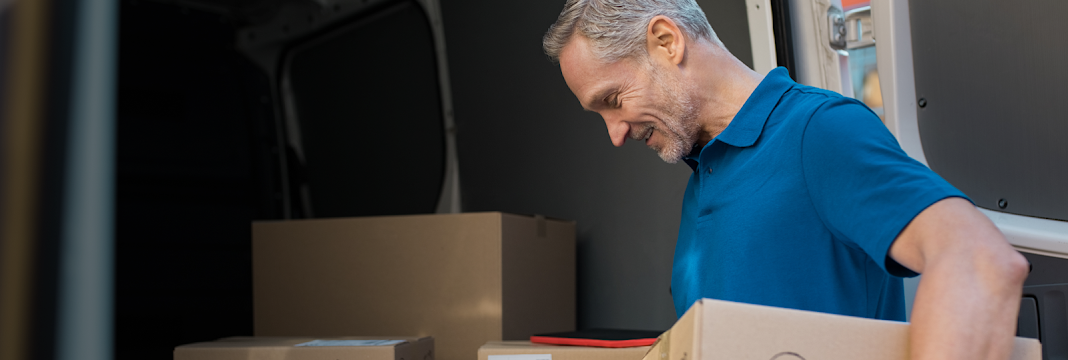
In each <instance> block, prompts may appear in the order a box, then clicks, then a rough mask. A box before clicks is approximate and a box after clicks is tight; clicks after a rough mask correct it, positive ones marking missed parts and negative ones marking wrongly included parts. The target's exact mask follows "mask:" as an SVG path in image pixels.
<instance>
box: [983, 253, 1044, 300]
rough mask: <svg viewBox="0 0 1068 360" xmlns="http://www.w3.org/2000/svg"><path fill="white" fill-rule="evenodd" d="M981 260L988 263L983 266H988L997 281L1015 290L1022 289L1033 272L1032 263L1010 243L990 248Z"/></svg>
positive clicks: (990, 273)
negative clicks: (1029, 274)
mask: <svg viewBox="0 0 1068 360" xmlns="http://www.w3.org/2000/svg"><path fill="white" fill-rule="evenodd" d="M979 261H982V262H985V263H986V264H985V265H986V266H982V267H985V268H987V274H988V275H992V276H993V277H994V278H995V279H997V283H1000V285H1001V286H1004V287H1007V289H1011V290H1013V292H1016V291H1019V290H1021V289H1022V287H1023V283H1024V280H1026V279H1027V275H1028V273H1030V272H1031V263H1030V262H1028V261H1027V259H1026V258H1024V256H1023V255H1021V254H1020V253H1019V252H1018V251H1016V249H1014V248H1012V246H1011V245H1009V244H1008V243H1005V244H1004V246H998V247H996V249H990V250H989V251H987V252H986V254H985V255H983V256H982V260H979Z"/></svg>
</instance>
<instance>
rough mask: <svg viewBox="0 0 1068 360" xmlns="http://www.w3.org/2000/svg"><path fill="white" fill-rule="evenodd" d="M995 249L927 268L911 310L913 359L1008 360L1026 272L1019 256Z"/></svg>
mask: <svg viewBox="0 0 1068 360" xmlns="http://www.w3.org/2000/svg"><path fill="white" fill-rule="evenodd" d="M979 246H980V247H981V246H983V245H982V243H980V244H979ZM994 250H996V249H984V248H979V249H963V250H962V251H964V252H967V254H957V255H958V256H947V257H940V258H938V259H930V261H928V262H927V263H926V264H925V269H924V272H923V277H922V278H921V280H920V286H919V289H918V290H917V292H916V299H915V301H914V302H913V307H912V318H911V320H912V327H911V333H910V334H909V336H910V340H911V341H910V342H911V354H912V356H911V357H912V359H913V360H919V359H969V360H971V359H997V360H1003V359H1008V358H1009V355H1010V354H1011V353H1012V346H1013V337H1014V336H1015V331H1016V316H1017V313H1018V311H1019V307H1020V295H1021V294H1020V293H1021V289H1022V284H1023V280H1024V278H1025V277H1026V276H1027V269H1026V262H1025V260H1022V257H1021V256H1020V255H1019V254H1016V253H1015V252H1013V253H1012V254H1005V253H1004V251H1001V252H999V251H994ZM1013 255H1014V256H1013ZM1021 262H1023V264H1021Z"/></svg>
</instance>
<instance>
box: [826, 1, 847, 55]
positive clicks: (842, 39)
mask: <svg viewBox="0 0 1068 360" xmlns="http://www.w3.org/2000/svg"><path fill="white" fill-rule="evenodd" d="M845 24H846V22H845V15H843V14H842V9H839V8H837V7H834V6H831V7H829V8H827V25H828V26H827V29H828V30H830V31H829V33H830V39H829V40H830V42H831V48H832V49H835V50H845V49H846V26H845Z"/></svg>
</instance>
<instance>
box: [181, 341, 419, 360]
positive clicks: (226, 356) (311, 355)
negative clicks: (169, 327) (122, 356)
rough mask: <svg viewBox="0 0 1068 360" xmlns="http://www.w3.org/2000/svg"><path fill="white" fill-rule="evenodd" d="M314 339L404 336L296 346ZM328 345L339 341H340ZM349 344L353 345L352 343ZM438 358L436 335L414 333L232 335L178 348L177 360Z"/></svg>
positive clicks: (387, 359)
mask: <svg viewBox="0 0 1068 360" xmlns="http://www.w3.org/2000/svg"><path fill="white" fill-rule="evenodd" d="M313 340H327V341H333V340H403V342H400V343H397V344H390V345H377V346H296V345H297V344H303V343H307V342H309V341H313ZM326 345H338V344H337V343H336V342H334V343H328V344H326ZM347 345H352V344H351V343H349V344H347ZM282 359H300V360H337V359H359V360H434V339H433V338H430V337H411V336H377V337H366V336H363V337H352V336H349V337H339V338H329V339H316V338H292V337H247V336H240V337H229V338H223V339H219V340H216V341H211V342H201V343H195V344H188V345H182V346H179V347H176V348H174V360H282Z"/></svg>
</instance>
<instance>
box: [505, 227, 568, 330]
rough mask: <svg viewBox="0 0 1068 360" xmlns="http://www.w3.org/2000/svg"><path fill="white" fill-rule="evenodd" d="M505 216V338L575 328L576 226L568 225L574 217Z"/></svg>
mask: <svg viewBox="0 0 1068 360" xmlns="http://www.w3.org/2000/svg"><path fill="white" fill-rule="evenodd" d="M532 220H533V221H532ZM501 221H502V222H503V223H502V224H503V226H502V227H501V230H502V231H503V234H502V235H503V238H504V240H505V241H504V242H503V248H502V249H501V254H502V256H503V260H502V264H501V266H502V271H503V274H504V276H503V280H504V283H503V285H502V286H503V293H502V296H503V299H502V300H503V304H502V305H503V308H504V314H505V316H504V318H503V323H502V324H501V325H502V328H503V334H502V335H503V336H502V337H501V339H504V340H521V339H529V338H530V336H531V335H534V334H544V333H552V332H560V331H570V330H574V328H575V318H576V315H575V266H576V265H575V241H574V237H575V228H574V226H567V225H568V224H570V225H573V224H574V223H568V222H562V221H557V220H549V219H545V218H541V217H539V218H535V219H531V217H529V216H520V215H512V214H502V217H501ZM546 289H551V290H549V291H546ZM561 304H568V306H561ZM563 324H567V326H562V325H563ZM562 328H566V329H564V330H559V329H562Z"/></svg>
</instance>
